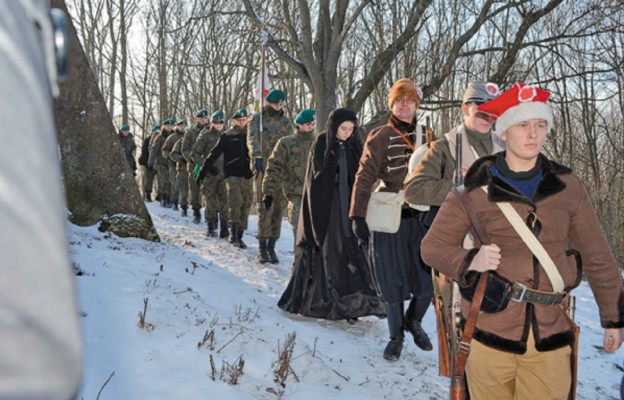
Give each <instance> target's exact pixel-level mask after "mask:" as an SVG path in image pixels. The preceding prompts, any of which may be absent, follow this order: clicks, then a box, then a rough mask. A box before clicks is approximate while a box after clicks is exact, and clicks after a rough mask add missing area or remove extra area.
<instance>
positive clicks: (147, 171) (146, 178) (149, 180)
mask: <svg viewBox="0 0 624 400" xmlns="http://www.w3.org/2000/svg"><path fill="white" fill-rule="evenodd" d="M141 172H142V173H143V197H144V198H146V199H147V197H148V196H151V195H152V190H153V188H154V176H156V170H155V169H154V168H147V165H141Z"/></svg>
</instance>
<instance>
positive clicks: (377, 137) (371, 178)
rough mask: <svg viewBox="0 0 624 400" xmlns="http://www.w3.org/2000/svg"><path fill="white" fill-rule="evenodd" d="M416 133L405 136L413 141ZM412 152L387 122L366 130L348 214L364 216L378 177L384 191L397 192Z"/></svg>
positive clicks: (403, 178)
mask: <svg viewBox="0 0 624 400" xmlns="http://www.w3.org/2000/svg"><path fill="white" fill-rule="evenodd" d="M415 135H416V133H415V132H411V133H408V134H407V135H406V136H407V137H408V138H409V139H408V140H410V141H411V142H413V141H414V139H413V137H414V136H415ZM412 153H413V150H412V149H411V148H410V147H408V145H407V143H406V142H405V140H403V139H402V137H401V136H400V135H399V134H398V133H397V132H396V131H395V130H394V129H393V128H392V126H391V125H389V124H388V125H384V126H381V127H379V128H377V129H376V130H374V131H372V132H371V133H369V135H368V137H367V139H366V143H365V144H364V151H363V153H362V158H360V166H359V168H358V171H357V174H356V175H355V185H354V187H353V193H352V195H351V210H350V213H349V217H350V218H352V217H366V209H367V208H368V201H369V199H370V195H371V192H372V191H373V190H375V185H376V183H377V180H378V179H379V180H381V182H383V185H384V186H385V187H386V188H385V189H384V190H383V191H387V192H398V191H399V190H401V189H402V188H403V181H404V180H405V175H407V163H408V161H409V157H410V155H411V154H412Z"/></svg>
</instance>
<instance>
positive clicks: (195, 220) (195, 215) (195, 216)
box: [193, 207, 201, 224]
mask: <svg viewBox="0 0 624 400" xmlns="http://www.w3.org/2000/svg"><path fill="white" fill-rule="evenodd" d="M200 221H201V213H200V212H199V208H195V207H193V223H194V224H199V222H200Z"/></svg>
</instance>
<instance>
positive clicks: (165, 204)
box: [160, 194, 169, 208]
mask: <svg viewBox="0 0 624 400" xmlns="http://www.w3.org/2000/svg"><path fill="white" fill-rule="evenodd" d="M168 205H169V203H168V202H167V195H166V194H161V195H160V206H161V207H163V208H167V207H168Z"/></svg>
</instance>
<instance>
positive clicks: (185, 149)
mask: <svg viewBox="0 0 624 400" xmlns="http://www.w3.org/2000/svg"><path fill="white" fill-rule="evenodd" d="M205 127H206V125H200V124H196V125H191V127H190V128H188V129H187V130H186V133H185V134H184V137H183V138H182V156H183V157H184V159H185V160H186V172H187V176H188V177H189V179H188V191H189V194H190V199H189V200H190V203H191V207H192V208H193V212H195V213H199V209H200V208H201V202H200V198H199V187H198V186H197V182H195V179H193V170H194V169H195V165H202V163H203V162H204V160H202V162H201V163H195V162H193V158H192V149H193V145H194V144H195V141H196V140H197V138H198V137H199V133H200V132H201V131H202V130H203V129H204V128H205Z"/></svg>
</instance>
